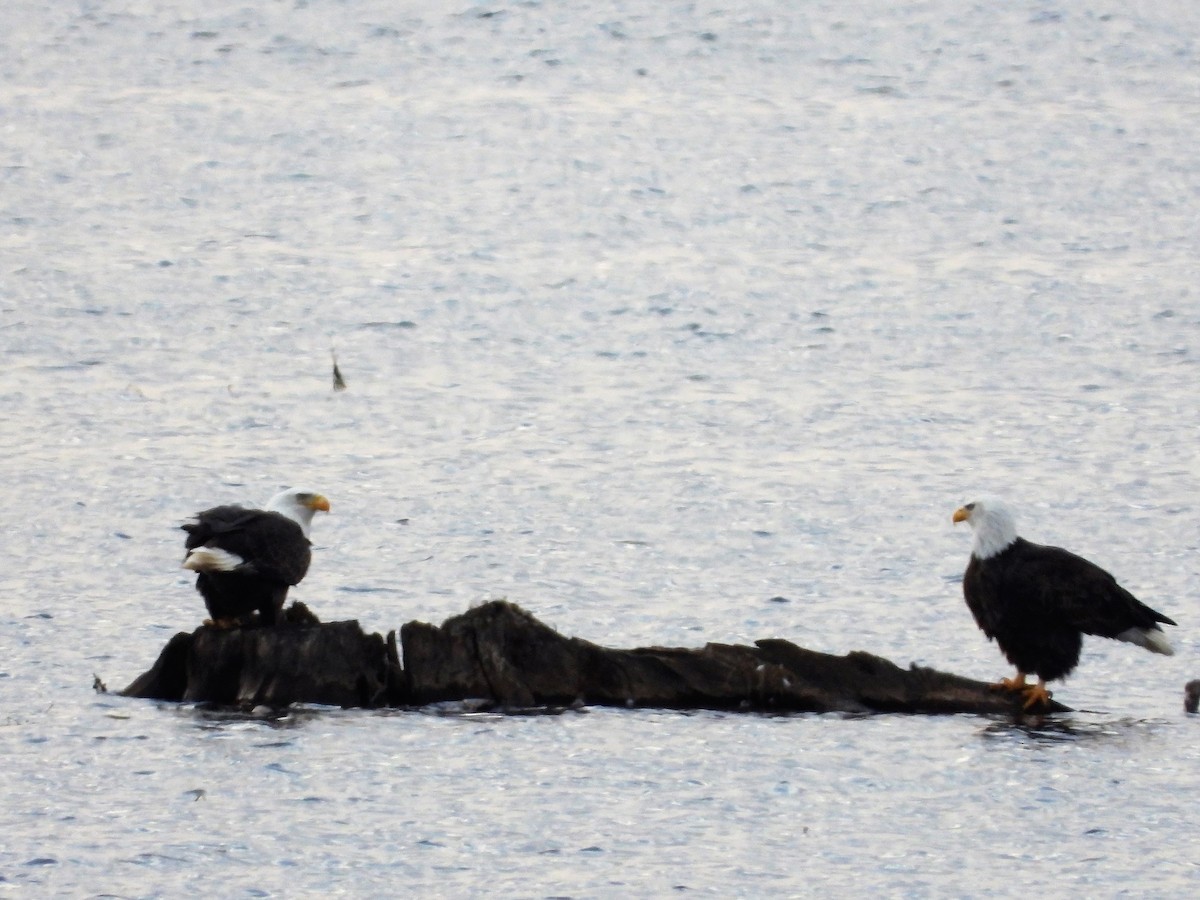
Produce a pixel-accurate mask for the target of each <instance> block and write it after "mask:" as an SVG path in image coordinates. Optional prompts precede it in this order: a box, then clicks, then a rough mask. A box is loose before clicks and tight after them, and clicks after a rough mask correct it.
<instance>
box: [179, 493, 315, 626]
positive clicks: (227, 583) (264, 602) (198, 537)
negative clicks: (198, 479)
mask: <svg viewBox="0 0 1200 900" xmlns="http://www.w3.org/2000/svg"><path fill="white" fill-rule="evenodd" d="M317 510H321V511H323V512H328V511H329V501H328V500H326V499H325V498H324V497H323V496H321V495H320V494H317V493H314V492H313V491H309V490H303V489H301V488H291V489H290V490H286V491H283V492H282V493H279V494H276V495H275V496H274V497H272V498H271V502H270V503H268V504H267V508H266V509H244V508H243V507H241V506H214V507H213V508H212V509H206V510H205V511H204V512H201V513H197V514H196V521H194V522H188V523H187V524H185V525H183V526H182V528H183V530H184V531H186V532H187V534H188V536H187V541H186V542H185V544H184V546H185V547H186V548H187V551H188V552H187V556H186V557H185V558H184V560H183V567H184V568H185V569H191V570H192V571H193V572H195V573H196V590H198V591H199V592H200V595H201V596H202V597H204V604H205V606H207V607H208V614H209V616H211V617H212V620H213V622H214V624H216V625H218V626H220V627H231V626H232V625H235V624H237V622H238V620H239V619H241V618H242V617H244V616H248V615H249V614H250V613H252V612H254V610H258V613H259V617H260V621H261V622H262V624H263V625H274V624H275V623H276V621H277V620H278V617H279V613H280V611H281V610H282V609H283V601H284V600H285V599H286V598H287V592H288V588H289V587H291V586H292V585H294V584H299V583H300V580H301V579H302V578H304V575H305V573H306V572H307V571H308V564H309V561H310V559H311V558H312V552H311V550H310V547H311V544H310V542H309V540H308V528H309V525H310V524H311V523H312V518H313V514H314V513H315V512H316V511H317Z"/></svg>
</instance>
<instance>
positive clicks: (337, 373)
mask: <svg viewBox="0 0 1200 900" xmlns="http://www.w3.org/2000/svg"><path fill="white" fill-rule="evenodd" d="M329 354H330V355H331V356H332V357H333V389H334V390H335V391H344V390H345V389H346V379H344V378H343V377H342V371H341V369H339V368H338V364H337V354H336V353H334V352H333V351H332V350H330V351H329Z"/></svg>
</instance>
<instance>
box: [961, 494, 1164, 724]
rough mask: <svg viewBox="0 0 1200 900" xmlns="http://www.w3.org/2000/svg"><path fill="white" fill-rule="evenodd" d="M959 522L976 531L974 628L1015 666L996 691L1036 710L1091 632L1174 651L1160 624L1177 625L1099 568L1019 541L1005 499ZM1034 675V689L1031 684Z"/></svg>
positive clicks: (978, 504)
mask: <svg viewBox="0 0 1200 900" xmlns="http://www.w3.org/2000/svg"><path fill="white" fill-rule="evenodd" d="M954 521H955V522H966V523H968V524H969V525H970V526H971V528H972V529H974V531H975V544H974V546H973V547H972V548H971V561H970V562H969V563H968V564H967V571H966V573H965V574H964V575H963V595H964V596H965V597H966V601H967V606H968V607H969V608H970V610H971V614H972V615H973V616H974V617H975V622H976V624H978V625H979V627H980V628H981V629H982V630H983V633H984V634H986V635H987V636H988V639H989V640H995V641H996V643H997V644H998V645H999V646H1000V650H1001V651H1002V652H1003V653H1004V655H1005V656H1006V657H1007V658H1008V661H1009V662H1010V663H1012V664H1013V665H1014V666H1016V667H1017V674H1016V677H1015V678H1011V679H1010V678H1005V679H1002V680H1001V681H1000V683H999V684H998V685H997V687H998V688H1003V689H1007V690H1013V691H1020V692H1022V693H1023V694H1024V695H1025V703H1024V706H1025V708H1026V709H1030V708H1032V707H1034V706H1037V705H1039V704H1044V703H1045V702H1046V701H1048V700H1049V699H1050V692H1049V691H1048V690H1046V682H1047V681H1054V680H1056V679H1059V678H1063V677H1065V676H1066V675H1068V674H1070V672H1071V671H1072V670H1073V669H1074V668H1075V666H1076V665H1077V664H1078V663H1079V651H1080V648H1081V647H1082V645H1083V636H1084V635H1085V634H1094V635H1098V636H1099V637H1106V638H1115V639H1116V640H1118V641H1127V642H1128V643H1131V644H1137V645H1138V646H1140V647H1145V648H1146V649H1147V650H1150V651H1153V652H1154V653H1164V654H1167V655H1170V654H1172V653H1174V652H1175V651H1174V649H1172V647H1171V645H1170V643H1169V642H1168V641H1167V636H1166V635H1165V634H1163V631H1162V629H1161V628H1160V627H1159V625H1160V624H1166V625H1174V624H1175V623H1174V622H1173V621H1171V620H1170V619H1168V618H1167V617H1166V616H1164V615H1163V614H1162V613H1160V612H1156V611H1155V610H1153V609H1151V608H1150V607H1148V606H1146V605H1145V604H1144V603H1142V602H1141V601H1140V600H1138V599H1137V598H1136V597H1134V596H1133V594H1131V593H1129V591H1127V590H1125V588H1123V587H1121V586H1120V585H1119V584H1117V581H1116V579H1115V578H1113V577H1112V576H1111V575H1110V574H1108V572H1106V571H1104V570H1103V569H1101V568H1100V567H1099V566H1097V565H1096V564H1095V563H1092V562H1089V561H1088V560H1086V559H1084V558H1082V557H1080V556H1076V555H1075V554H1074V553H1070V552H1068V551H1066V550H1063V549H1062V548H1060V547H1046V546H1042V545H1041V544H1034V543H1031V542H1030V541H1027V540H1025V539H1024V538H1021V537H1018V536H1017V528H1016V524H1015V522H1014V520H1013V516H1012V513H1011V512H1009V510H1008V508H1007V507H1006V506H1005V505H1004V504H1003V503H1002V502H1000V501H999V500H995V499H984V500H976V501H975V502H974V503H968V504H967V505H966V506H963V507H961V508H959V509H958V510H956V511H955V513H954ZM1027 675H1036V676H1037V679H1038V682H1037V684H1036V685H1029V684H1026V683H1025V678H1026V676H1027Z"/></svg>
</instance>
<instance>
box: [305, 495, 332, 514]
mask: <svg viewBox="0 0 1200 900" xmlns="http://www.w3.org/2000/svg"><path fill="white" fill-rule="evenodd" d="M308 508H309V509H312V510H320V511H321V512H329V501H328V500H326V499H325V497H324V496H323V495H322V494H313V498H312V499H311V500H309V501H308Z"/></svg>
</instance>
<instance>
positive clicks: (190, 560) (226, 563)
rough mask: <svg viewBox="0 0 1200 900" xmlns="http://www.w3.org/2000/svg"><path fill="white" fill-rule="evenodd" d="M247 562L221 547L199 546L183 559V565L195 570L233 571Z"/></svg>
mask: <svg viewBox="0 0 1200 900" xmlns="http://www.w3.org/2000/svg"><path fill="white" fill-rule="evenodd" d="M245 564H246V561H245V560H244V559H242V558H241V557H240V556H238V555H237V554H236V553H230V552H229V551H227V550H222V549H221V548H220V547H197V548H196V549H195V550H193V551H192V552H191V553H189V554H188V556H187V559H185V560H184V561H183V567H184V568H185V569H191V570H192V571H193V572H232V571H234V570H235V569H237V568H239V567H241V566H244V565H245Z"/></svg>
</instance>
